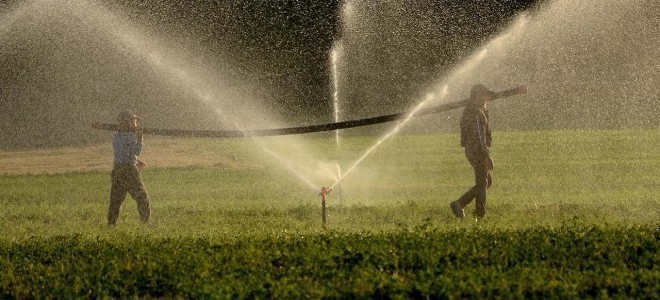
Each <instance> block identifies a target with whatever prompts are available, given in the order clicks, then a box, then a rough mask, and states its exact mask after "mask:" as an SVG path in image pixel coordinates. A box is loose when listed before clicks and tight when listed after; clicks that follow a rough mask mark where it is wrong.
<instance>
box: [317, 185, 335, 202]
mask: <svg viewBox="0 0 660 300" xmlns="http://www.w3.org/2000/svg"><path fill="white" fill-rule="evenodd" d="M330 192H332V188H329V187H326V186H324V187H321V192H320V193H319V196H321V197H323V199H325V196H326V195H327V194H330Z"/></svg>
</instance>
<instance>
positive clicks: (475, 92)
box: [470, 84, 495, 99]
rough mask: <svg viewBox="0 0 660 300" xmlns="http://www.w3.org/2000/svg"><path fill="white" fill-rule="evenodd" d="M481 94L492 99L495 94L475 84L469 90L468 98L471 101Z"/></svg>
mask: <svg viewBox="0 0 660 300" xmlns="http://www.w3.org/2000/svg"><path fill="white" fill-rule="evenodd" d="M482 94H488V95H489V96H490V97H491V98H493V97H494V96H495V92H493V91H491V90H489V89H488V88H487V87H485V86H484V85H483V84H475V85H473V86H472V88H471V89H470V98H471V99H476V98H477V96H479V95H482Z"/></svg>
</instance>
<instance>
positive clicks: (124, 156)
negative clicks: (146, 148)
mask: <svg viewBox="0 0 660 300" xmlns="http://www.w3.org/2000/svg"><path fill="white" fill-rule="evenodd" d="M112 148H113V149H114V151H115V164H120V165H134V166H135V165H137V159H138V156H140V153H141V152H142V142H141V141H140V140H138V138H137V136H135V133H133V132H117V133H115V135H114V138H113V139H112Z"/></svg>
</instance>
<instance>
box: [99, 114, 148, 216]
mask: <svg viewBox="0 0 660 300" xmlns="http://www.w3.org/2000/svg"><path fill="white" fill-rule="evenodd" d="M139 119H140V117H138V116H136V115H135V114H133V113H132V112H131V111H130V110H123V111H122V112H120V113H119V117H118V118H117V121H118V122H119V126H120V128H119V131H118V132H116V133H115V135H114V137H113V139H112V147H113V150H114V167H113V169H112V186H111V187H110V205H109V208H108V225H110V226H115V224H117V219H118V218H119V213H120V211H121V207H122V204H123V203H124V200H125V199H126V194H131V196H132V197H133V198H134V199H135V201H137V205H138V213H139V214H140V220H141V221H142V222H143V223H145V224H149V218H150V216H151V208H150V205H149V195H148V194H147V190H146V189H145V187H144V183H143V182H142V177H141V176H140V169H142V168H144V166H145V164H144V162H143V161H142V160H140V159H138V156H139V155H140V153H141V152H142V144H143V142H144V139H143V137H142V132H141V131H140V130H139V129H140V128H139V127H138V120H139Z"/></svg>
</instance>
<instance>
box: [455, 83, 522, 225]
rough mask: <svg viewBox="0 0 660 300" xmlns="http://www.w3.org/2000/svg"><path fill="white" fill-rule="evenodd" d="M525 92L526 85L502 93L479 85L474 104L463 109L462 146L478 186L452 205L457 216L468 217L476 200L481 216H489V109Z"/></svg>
mask: <svg viewBox="0 0 660 300" xmlns="http://www.w3.org/2000/svg"><path fill="white" fill-rule="evenodd" d="M524 93H527V88H526V87H525V86H520V87H518V88H515V89H512V90H508V91H505V92H502V93H495V92H493V91H490V90H489V89H487V88H486V87H485V86H483V85H481V84H476V85H474V86H472V88H471V89H470V100H471V101H470V102H469V104H468V105H467V106H466V107H465V109H464V110H463V116H462V117H461V146H462V147H464V148H465V157H467V159H468V161H469V162H470V165H472V168H473V169H474V181H475V185H474V186H473V187H472V188H471V189H470V190H468V191H467V192H466V193H465V194H463V196H461V197H460V198H459V199H458V200H456V201H454V202H452V203H451V204H450V205H449V206H450V208H451V210H452V212H453V213H454V215H456V217H458V218H463V217H465V212H464V211H463V208H464V207H466V206H467V205H468V204H470V202H472V200H474V199H476V214H477V217H478V218H483V217H485V216H486V190H487V189H488V188H489V187H490V186H491V185H492V184H493V177H492V176H491V171H492V170H493V160H492V158H491V157H490V146H491V143H492V137H491V131H490V124H489V122H488V110H487V108H486V106H487V104H488V102H489V101H491V100H493V99H496V98H501V97H506V96H510V95H515V94H524Z"/></svg>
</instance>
